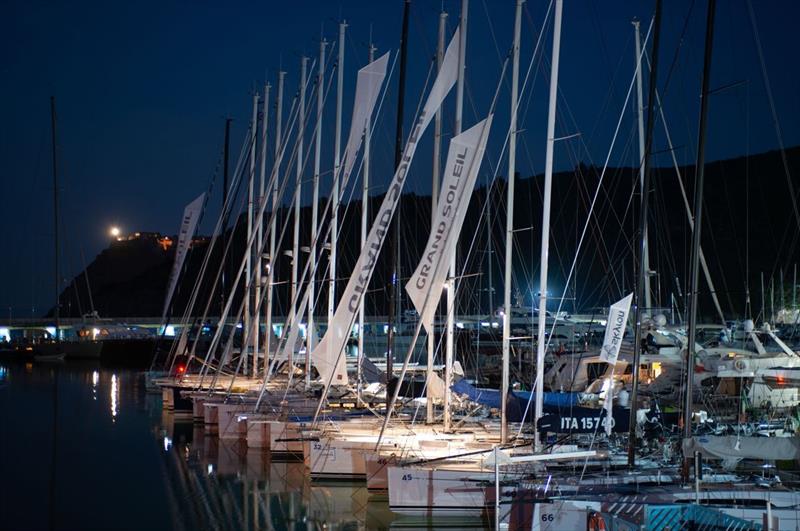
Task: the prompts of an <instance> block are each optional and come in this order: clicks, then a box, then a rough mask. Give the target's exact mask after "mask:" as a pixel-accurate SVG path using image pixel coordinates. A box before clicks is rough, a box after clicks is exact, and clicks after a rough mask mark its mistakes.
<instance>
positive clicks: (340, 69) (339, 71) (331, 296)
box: [328, 21, 347, 324]
mask: <svg viewBox="0 0 800 531" xmlns="http://www.w3.org/2000/svg"><path fill="white" fill-rule="evenodd" d="M346 27H347V22H345V21H342V22H340V23H339V45H338V46H339V50H338V51H339V59H338V61H337V62H336V136H335V137H334V146H333V186H332V188H331V198H332V205H331V208H332V210H331V251H330V262H329V265H330V273H329V274H330V278H329V279H328V323H329V324H330V323H331V321H333V312H334V310H336V255H337V253H336V247H337V245H338V244H337V239H338V235H339V227H338V225H339V166H340V164H341V156H342V90H344V30H345V28H346Z"/></svg>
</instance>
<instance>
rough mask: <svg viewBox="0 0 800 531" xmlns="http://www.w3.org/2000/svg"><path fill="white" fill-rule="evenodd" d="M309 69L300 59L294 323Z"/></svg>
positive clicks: (294, 231)
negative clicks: (307, 70)
mask: <svg viewBox="0 0 800 531" xmlns="http://www.w3.org/2000/svg"><path fill="white" fill-rule="evenodd" d="M307 67H308V57H302V58H300V102H299V105H298V114H297V120H298V128H297V161H296V163H297V164H296V173H295V184H294V186H295V190H294V220H293V221H294V226H293V228H294V230H293V232H292V289H291V294H290V296H289V300H290V301H292V307H291V309H290V310H289V311H290V312H291V318H290V319H289V320H290V321H292V322H294V317H295V314H296V312H297V308H296V307H295V304H297V300H296V299H297V290H298V285H297V272H298V267H299V266H300V195H301V192H302V189H303V160H304V157H303V137H304V136H305V123H306V75H307V72H306V69H307ZM293 350H294V349H289V356H290V359H289V367H291V366H292V360H291V356H292V352H293Z"/></svg>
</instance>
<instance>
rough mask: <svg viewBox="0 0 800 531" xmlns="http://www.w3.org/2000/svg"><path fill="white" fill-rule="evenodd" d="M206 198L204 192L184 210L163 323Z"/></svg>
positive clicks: (162, 314)
mask: <svg viewBox="0 0 800 531" xmlns="http://www.w3.org/2000/svg"><path fill="white" fill-rule="evenodd" d="M205 198H206V194H205V192H203V193H202V194H200V195H199V196H198V197H197V199H195V200H194V201H192V202H191V203H189V204H188V205H186V208H185V209H183V220H182V221H181V230H180V232H179V233H178V244H177V246H176V247H175V262H174V263H173V264H172V272H171V273H170V274H169V284H168V286H169V287H168V288H167V298H166V299H164V310H163V311H162V312H161V322H164V319H165V318H166V316H167V310H169V303H170V302H171V301H172V294H173V293H174V292H175V286H177V285H178V277H179V276H180V274H181V268H182V267H183V261H184V260H185V259H186V253H187V252H188V251H189V244H190V243H191V242H192V237H193V236H194V230H195V229H196V228H197V222H198V220H199V219H200V212H202V210H203V202H204V201H205Z"/></svg>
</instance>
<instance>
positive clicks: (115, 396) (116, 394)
mask: <svg viewBox="0 0 800 531" xmlns="http://www.w3.org/2000/svg"><path fill="white" fill-rule="evenodd" d="M118 397H119V388H118V387H117V375H116V374H112V375H111V419H112V420H116V418H117V400H118Z"/></svg>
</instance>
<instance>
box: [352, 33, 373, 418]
mask: <svg viewBox="0 0 800 531" xmlns="http://www.w3.org/2000/svg"><path fill="white" fill-rule="evenodd" d="M375 50H376V48H375V46H373V44H372V35H371V34H370V41H369V62H370V63H372V61H374V60H375ZM371 135H372V117H371V116H368V117H367V125H366V128H365V131H364V177H363V179H362V185H361V248H362V249H363V248H364V245H366V242H367V234H368V231H369V227H368V226H367V223H368V210H369V209H368V208H367V205H368V204H369V156H370V136H371ZM363 359H364V297H361V302H360V303H359V305H358V361H357V367H356V400H357V401H358V402H360V401H361V362H362V360H363Z"/></svg>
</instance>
